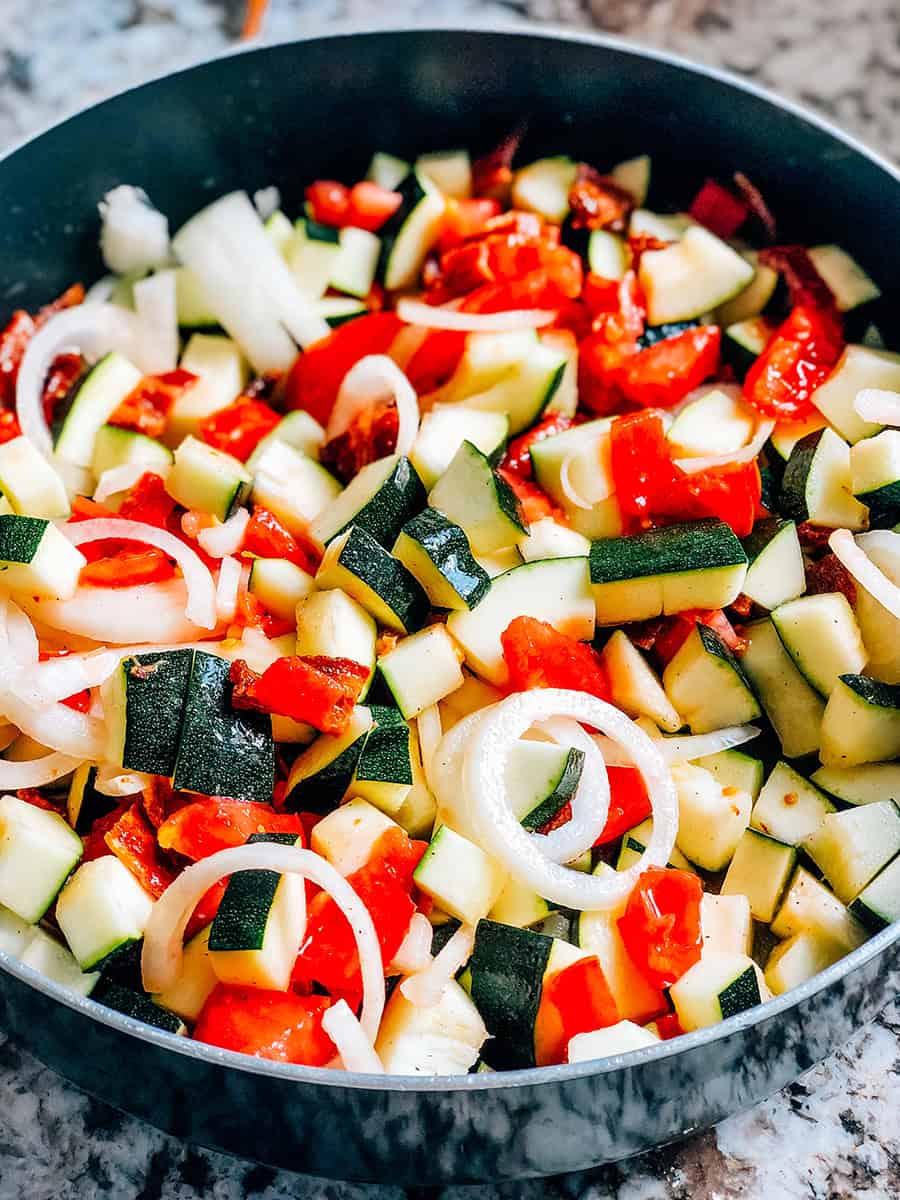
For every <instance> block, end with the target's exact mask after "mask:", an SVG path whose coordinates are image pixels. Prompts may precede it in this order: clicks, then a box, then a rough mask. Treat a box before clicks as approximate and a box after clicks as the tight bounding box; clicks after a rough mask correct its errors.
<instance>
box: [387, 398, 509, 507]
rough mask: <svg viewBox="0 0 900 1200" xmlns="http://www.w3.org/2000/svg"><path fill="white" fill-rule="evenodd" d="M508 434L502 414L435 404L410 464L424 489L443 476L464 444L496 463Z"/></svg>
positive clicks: (460, 406)
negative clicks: (470, 445) (473, 447)
mask: <svg viewBox="0 0 900 1200" xmlns="http://www.w3.org/2000/svg"><path fill="white" fill-rule="evenodd" d="M508 431H509V421H508V419H507V417H506V414H505V413H499V412H482V411H480V410H479V409H477V408H467V407H466V406H465V405H463V404H435V405H434V406H433V407H432V408H430V409H429V410H428V412H427V413H425V415H424V416H423V417H422V423H421V425H420V426H419V432H418V433H417V434H416V440H415V442H414V443H413V448H412V450H410V452H409V461H410V462H411V463H412V465H413V466H414V467H415V469H416V472H417V474H418V476H419V478H420V479H421V480H422V483H423V484H424V485H425V487H426V488H432V487H434V485H435V484H436V483H437V481H438V479H440V477H441V476H442V475H443V474H444V472H445V471H446V470H447V468H448V467H449V466H450V463H451V462H452V461H453V456H454V455H455V454H456V452H457V451H458V450H459V448H460V446H461V445H462V444H463V442H470V443H471V444H472V445H473V446H475V447H476V448H477V449H478V450H480V451H481V453H482V454H484V455H486V456H487V457H488V459H490V461H491V462H494V461H496V456H498V455H499V454H500V453H501V452H502V450H503V447H504V445H505V444H506V437H507V433H508Z"/></svg>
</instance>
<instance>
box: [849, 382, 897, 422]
mask: <svg viewBox="0 0 900 1200" xmlns="http://www.w3.org/2000/svg"><path fill="white" fill-rule="evenodd" d="M853 407H854V408H855V409H856V414H857V416H860V417H862V419H863V420H864V421H872V422H873V424H875V425H900V392H886V391H885V390H884V389H883V388H862V389H861V391H858V392H857V393H856V399H855V400H854V401H853Z"/></svg>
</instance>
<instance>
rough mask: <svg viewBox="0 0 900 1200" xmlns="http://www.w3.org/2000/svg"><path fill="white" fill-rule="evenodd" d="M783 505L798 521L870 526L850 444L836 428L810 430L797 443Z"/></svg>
mask: <svg viewBox="0 0 900 1200" xmlns="http://www.w3.org/2000/svg"><path fill="white" fill-rule="evenodd" d="M822 390H823V389H822V388H820V389H819V391H822ZM816 394H817V395H818V393H816ZM781 505H782V508H783V510H784V512H785V513H786V514H787V515H788V516H790V517H793V518H794V519H795V520H797V521H811V522H812V523H813V524H815V525H825V526H827V527H830V528H834V529H841V528H845V529H865V528H866V526H867V525H868V523H869V514H868V510H867V509H866V507H865V505H862V504H860V503H859V501H858V500H856V499H855V498H854V496H853V492H852V485H851V478H850V447H849V446H848V445H847V443H846V442H845V441H844V440H843V439H842V438H841V437H840V436H839V435H838V434H836V433H835V432H834V430H833V429H830V428H827V427H826V428H825V429H820V430H818V431H817V432H815V433H808V434H807V435H806V437H803V438H801V439H800V441H799V442H797V444H796V445H795V446H794V448H793V450H792V451H791V455H790V458H789V459H788V460H787V464H786V465H785V468H784V475H783V476H782V479H781Z"/></svg>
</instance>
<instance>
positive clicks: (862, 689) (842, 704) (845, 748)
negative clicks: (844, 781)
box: [819, 675, 900, 767]
mask: <svg viewBox="0 0 900 1200" xmlns="http://www.w3.org/2000/svg"><path fill="white" fill-rule="evenodd" d="M819 755H820V757H821V759H822V763H823V765H824V766H826V767H852V766H856V765H858V764H859V763H870V762H882V761H884V760H885V759H891V758H897V757H898V756H900V685H898V684H890V683H881V682H879V681H878V680H877V679H870V678H869V677H868V676H866V675H842V676H841V677H840V679H839V680H838V681H837V683H836V685H835V687H834V690H833V691H832V693H831V695H830V696H829V697H828V704H827V705H826V706H825V715H824V716H823V718H822V733H821V747H820V751H819Z"/></svg>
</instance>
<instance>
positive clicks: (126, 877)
mask: <svg viewBox="0 0 900 1200" xmlns="http://www.w3.org/2000/svg"><path fill="white" fill-rule="evenodd" d="M152 908H153V897H152V896H150V895H148V893H147V892H145V891H144V889H143V888H142V887H141V885H140V884H139V883H138V881H137V880H136V879H135V877H134V876H133V875H132V874H131V872H130V871H129V870H128V868H127V867H126V866H124V865H123V864H122V863H121V862H119V860H118V859H117V858H114V857H113V856H112V855H108V856H106V857H105V858H95V859H93V860H92V861H91V862H86V863H82V865H81V866H80V867H79V868H78V870H77V871H76V872H75V874H74V875H73V876H72V878H71V879H70V880H69V882H68V883H67V884H66V886H65V887H64V888H63V890H62V892H61V893H60V896H59V899H58V900H57V902H56V919H57V921H58V922H59V927H60V929H61V930H62V932H63V935H64V936H65V939H66V941H67V942H68V943H69V947H70V949H71V951H72V953H73V954H74V955H75V958H76V959H77V960H78V965H79V966H80V967H81V969H82V971H91V970H93V969H94V968H96V967H100V966H101V965H102V964H103V963H104V962H105V961H106V960H107V959H108V958H109V957H110V955H112V954H115V953H116V951H119V950H123V949H124V948H125V947H126V946H130V945H131V944H132V943H133V942H136V941H138V940H139V939H140V938H141V937H143V935H144V930H145V929H146V927H147V922H148V921H149V920H150V912H151V910H152Z"/></svg>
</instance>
